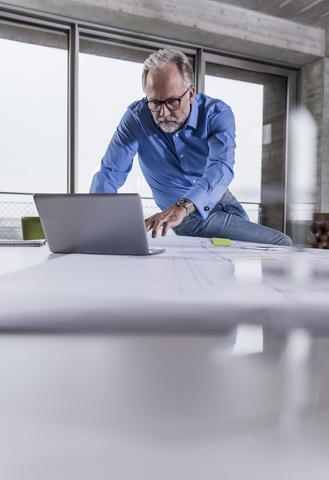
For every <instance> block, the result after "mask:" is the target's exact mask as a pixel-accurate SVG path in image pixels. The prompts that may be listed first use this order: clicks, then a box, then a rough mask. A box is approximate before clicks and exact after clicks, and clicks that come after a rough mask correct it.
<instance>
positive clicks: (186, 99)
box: [90, 50, 291, 245]
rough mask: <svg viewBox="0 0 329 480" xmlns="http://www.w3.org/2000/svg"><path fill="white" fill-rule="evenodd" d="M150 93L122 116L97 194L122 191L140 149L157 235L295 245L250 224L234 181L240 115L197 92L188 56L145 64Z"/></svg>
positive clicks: (158, 57)
mask: <svg viewBox="0 0 329 480" xmlns="http://www.w3.org/2000/svg"><path fill="white" fill-rule="evenodd" d="M142 82H143V89H144V91H145V93H146V95H147V96H146V99H142V100H139V101H137V102H134V103H133V104H131V105H130V106H129V107H128V109H127V111H126V113H125V114H124V116H123V118H122V120H121V122H120V124H119V126H118V128H117V130H116V132H115V134H114V136H113V138H112V140H111V142H110V144H109V146H108V149H107V151H106V153H105V156H104V158H103V159H102V164H101V169H100V171H99V172H98V173H96V174H95V176H94V178H93V182H92V185H91V189H90V192H91V193H116V192H117V190H118V188H119V187H120V186H122V185H123V183H124V182H125V180H126V177H127V175H128V173H129V172H130V170H131V167H132V161H133V158H134V156H135V155H136V153H137V154H138V158H139V163H140V166H141V170H142V172H143V174H144V176H145V179H146V181H147V183H148V184H149V186H150V188H151V190H152V193H153V197H154V200H155V202H156V204H157V205H158V206H159V208H160V209H161V210H162V212H161V213H158V214H156V215H153V216H152V217H150V218H148V219H147V220H146V230H147V231H149V230H152V236H153V237H156V235H157V233H158V231H159V229H160V228H161V227H162V235H166V233H167V232H168V229H169V228H170V227H171V228H173V230H174V232H175V233H176V234H177V235H186V236H198V237H210V238H211V237H221V238H230V239H231V240H244V241H248V242H260V243H269V244H280V245H291V240H290V238H289V237H287V236H286V235H284V234H283V233H281V232H278V231H276V230H273V229H270V228H267V227H264V226H262V225H257V224H255V223H251V222H250V221H249V219H248V216H247V214H246V212H245V211H244V209H243V207H242V206H241V205H240V204H239V202H238V201H237V200H236V199H235V197H234V196H233V195H232V194H231V193H230V192H229V190H228V188H227V187H228V186H229V184H230V183H231V181H232V179H233V165H234V152H235V121H234V115H233V113H232V110H231V109H230V107H229V106H228V105H226V104H225V103H224V102H222V101H221V100H216V99H213V98H210V97H208V96H206V95H204V94H197V95H196V94H195V88H194V85H193V84H194V80H193V70H192V68H191V65H190V62H189V60H188V58H187V57H186V56H185V55H184V54H183V53H181V52H178V51H175V50H159V51H158V52H155V53H153V54H152V55H151V56H150V57H149V58H148V59H147V60H146V61H145V63H144V70H143V76H142Z"/></svg>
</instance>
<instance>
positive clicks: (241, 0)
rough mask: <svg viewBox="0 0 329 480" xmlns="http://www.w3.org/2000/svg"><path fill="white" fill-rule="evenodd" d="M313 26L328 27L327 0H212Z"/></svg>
mask: <svg viewBox="0 0 329 480" xmlns="http://www.w3.org/2000/svg"><path fill="white" fill-rule="evenodd" d="M214 1H219V2H220V3H226V4H227V5H235V6H237V7H242V8H246V9H247V10H255V11H257V12H261V13H265V14H267V15H272V16H274V17H279V18H284V19H286V20H292V21H294V22H296V23H301V24H304V25H309V26H313V27H321V28H329V0H229V1H228V0H214Z"/></svg>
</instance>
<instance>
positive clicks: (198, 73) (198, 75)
mask: <svg viewBox="0 0 329 480" xmlns="http://www.w3.org/2000/svg"><path fill="white" fill-rule="evenodd" d="M205 74H206V62H205V59H204V56H203V49H202V48H198V50H197V54H196V68H195V89H196V92H197V93H204V76H205Z"/></svg>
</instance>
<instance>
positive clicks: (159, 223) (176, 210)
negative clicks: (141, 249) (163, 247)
mask: <svg viewBox="0 0 329 480" xmlns="http://www.w3.org/2000/svg"><path fill="white" fill-rule="evenodd" d="M195 210H196V208H195V206H194V204H193V203H192V204H191V206H190V213H192V212H195ZM186 215H187V209H186V208H185V207H179V206H178V205H177V204H176V203H174V204H173V205H171V206H170V207H169V208H167V209H166V210H164V211H163V212H160V213H156V214H155V215H152V217H150V218H147V219H146V220H145V226H146V231H147V232H149V231H150V230H152V237H153V238H155V237H156V236H157V234H158V231H159V229H160V228H161V227H162V234H161V235H162V236H163V237H164V236H165V235H166V234H167V232H168V230H169V228H172V227H176V226H177V225H179V224H180V223H181V222H182V221H183V218H184V217H185V216H186Z"/></svg>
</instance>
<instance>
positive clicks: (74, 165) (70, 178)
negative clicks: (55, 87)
mask: <svg viewBox="0 0 329 480" xmlns="http://www.w3.org/2000/svg"><path fill="white" fill-rule="evenodd" d="M78 55H79V30H78V25H77V24H76V23H75V24H74V25H72V26H71V29H70V33H69V59H68V60H69V69H68V172H67V173H68V175H67V191H68V193H74V192H76V190H77V178H78Z"/></svg>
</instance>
